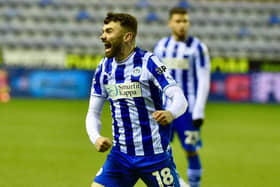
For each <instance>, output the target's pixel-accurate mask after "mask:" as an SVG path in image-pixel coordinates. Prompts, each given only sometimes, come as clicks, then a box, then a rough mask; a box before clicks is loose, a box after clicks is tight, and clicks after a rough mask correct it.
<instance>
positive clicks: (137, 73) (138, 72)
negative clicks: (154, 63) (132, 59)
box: [132, 67, 142, 77]
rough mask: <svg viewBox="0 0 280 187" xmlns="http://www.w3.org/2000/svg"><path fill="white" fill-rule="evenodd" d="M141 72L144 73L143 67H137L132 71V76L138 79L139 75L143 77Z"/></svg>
mask: <svg viewBox="0 0 280 187" xmlns="http://www.w3.org/2000/svg"><path fill="white" fill-rule="evenodd" d="M141 72H142V69H141V67H135V68H134V69H133V70H132V75H133V76H135V77H138V76H139V75H141Z"/></svg>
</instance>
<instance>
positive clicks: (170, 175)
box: [94, 150, 180, 187]
mask: <svg viewBox="0 0 280 187" xmlns="http://www.w3.org/2000/svg"><path fill="white" fill-rule="evenodd" d="M138 179H142V180H143V181H144V183H145V184H146V185H147V186H150V187H163V186H164V187H179V186H180V185H179V182H178V173H177V171H176V168H175V164H174V162H173V159H172V157H171V155H170V153H168V152H167V153H162V154H159V155H154V156H129V155H126V154H124V153H121V152H118V151H113V150H112V151H111V153H110V154H109V155H108V157H107V160H106V161H105V163H104V165H103V167H102V168H101V169H100V171H99V172H98V173H97V175H96V177H95V179H94V182H96V183H99V184H102V185H104V186H106V187H133V186H134V185H135V184H136V182H137V181H138Z"/></svg>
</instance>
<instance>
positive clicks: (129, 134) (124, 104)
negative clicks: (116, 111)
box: [119, 99, 135, 155]
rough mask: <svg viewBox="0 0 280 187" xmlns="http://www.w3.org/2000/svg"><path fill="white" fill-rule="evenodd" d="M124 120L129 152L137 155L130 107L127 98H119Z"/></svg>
mask: <svg viewBox="0 0 280 187" xmlns="http://www.w3.org/2000/svg"><path fill="white" fill-rule="evenodd" d="M119 103H120V110H121V115H122V121H123V126H124V131H125V142H126V146H127V154H128V155H135V146H134V143H133V131H132V125H131V120H130V116H129V108H128V105H127V102H126V100H125V99H119Z"/></svg>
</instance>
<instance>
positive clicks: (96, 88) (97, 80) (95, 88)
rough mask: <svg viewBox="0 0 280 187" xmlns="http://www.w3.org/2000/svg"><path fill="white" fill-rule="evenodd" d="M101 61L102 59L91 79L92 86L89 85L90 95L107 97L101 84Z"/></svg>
mask: <svg viewBox="0 0 280 187" xmlns="http://www.w3.org/2000/svg"><path fill="white" fill-rule="evenodd" d="M103 62H104V59H102V60H101V62H100V63H99V65H98V67H97V69H96V71H95V74H94V77H93V80H92V87H91V96H99V97H107V96H106V92H105V87H104V85H103V76H102V75H103V73H102V72H103Z"/></svg>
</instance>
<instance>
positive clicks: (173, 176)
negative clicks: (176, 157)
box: [141, 159, 180, 187]
mask: <svg viewBox="0 0 280 187" xmlns="http://www.w3.org/2000/svg"><path fill="white" fill-rule="evenodd" d="M141 179H142V180H143V181H144V183H145V184H146V185H147V186H153V187H179V186H180V184H179V176H178V172H177V171H176V167H175V164H174V163H172V160H171V159H170V161H169V163H168V164H163V167H161V168H157V169H155V170H153V171H152V172H147V173H142V175H141Z"/></svg>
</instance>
